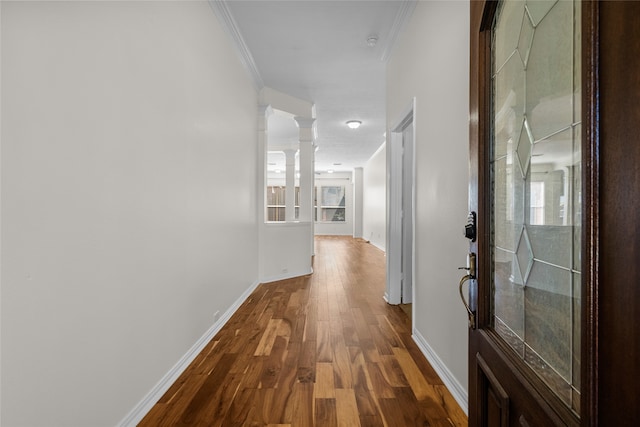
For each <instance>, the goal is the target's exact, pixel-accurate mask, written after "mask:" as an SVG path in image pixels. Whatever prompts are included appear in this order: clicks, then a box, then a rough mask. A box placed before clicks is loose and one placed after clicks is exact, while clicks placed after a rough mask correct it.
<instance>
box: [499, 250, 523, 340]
mask: <svg viewBox="0 0 640 427" xmlns="http://www.w3.org/2000/svg"><path fill="white" fill-rule="evenodd" d="M495 257H496V259H495V270H494V283H495V296H494V298H495V301H496V309H495V313H494V314H495V316H496V317H497V318H499V319H500V320H501V321H502V322H503V323H504V324H505V325H506V326H507V327H508V328H509V329H510V330H511V331H512V333H513V334H515V335H516V336H517V337H519V339H520V341H522V340H523V339H524V287H523V286H522V280H521V279H520V272H519V271H518V266H517V263H516V262H515V258H514V255H513V253H511V252H508V251H502V250H497V251H496V253H495ZM509 335H511V334H509Z"/></svg>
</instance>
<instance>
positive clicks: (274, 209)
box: [267, 185, 300, 221]
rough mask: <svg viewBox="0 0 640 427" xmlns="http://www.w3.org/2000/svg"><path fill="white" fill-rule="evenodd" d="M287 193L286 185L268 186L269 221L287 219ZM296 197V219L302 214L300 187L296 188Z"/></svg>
mask: <svg viewBox="0 0 640 427" xmlns="http://www.w3.org/2000/svg"><path fill="white" fill-rule="evenodd" d="M285 194H286V187H285V186H282V185H270V186H267V221H285V209H286V205H285V198H286V197H285ZM295 197H296V201H295V209H296V212H295V219H298V216H299V215H300V187H296V188H295Z"/></svg>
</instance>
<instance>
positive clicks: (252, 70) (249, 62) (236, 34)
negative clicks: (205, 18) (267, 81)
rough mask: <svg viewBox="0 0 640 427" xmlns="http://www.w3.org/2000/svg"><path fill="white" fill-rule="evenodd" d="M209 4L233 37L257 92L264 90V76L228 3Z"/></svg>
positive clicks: (216, 0) (213, 1)
mask: <svg viewBox="0 0 640 427" xmlns="http://www.w3.org/2000/svg"><path fill="white" fill-rule="evenodd" d="M208 3H209V6H211V9H212V10H213V13H215V14H216V16H217V17H218V20H219V21H220V23H221V24H222V27H223V28H224V30H225V32H226V33H227V34H228V35H229V37H231V40H232V41H233V44H234V45H235V47H236V51H237V53H238V56H240V61H241V62H242V65H244V67H245V68H246V69H247V71H249V74H250V75H251V78H252V79H253V84H254V86H255V87H256V89H257V90H260V89H262V88H263V87H264V82H263V81H262V76H261V75H260V71H259V70H258V66H257V65H256V62H255V61H254V59H253V55H252V54H251V51H250V50H249V47H248V46H247V44H246V43H245V41H244V38H243V37H242V34H241V33H240V29H239V28H238V24H236V20H235V19H234V18H233V14H232V13H231V10H229V7H228V6H227V2H226V1H224V0H208Z"/></svg>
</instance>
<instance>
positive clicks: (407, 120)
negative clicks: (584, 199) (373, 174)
mask: <svg viewBox="0 0 640 427" xmlns="http://www.w3.org/2000/svg"><path fill="white" fill-rule="evenodd" d="M414 106H415V99H414V100H413V101H412V103H411V105H410V107H409V108H408V109H407V111H406V112H405V114H403V115H402V116H401V119H400V120H398V121H397V123H396V124H395V126H393V127H392V128H391V131H390V145H389V147H390V148H389V151H388V170H389V186H388V188H389V195H388V218H389V219H388V222H387V241H388V242H389V243H388V248H389V249H388V253H387V292H386V294H385V299H386V300H387V302H388V303H389V304H401V305H402V306H403V309H404V310H405V311H406V312H407V313H408V314H410V313H411V306H410V304H411V303H412V302H413V277H414V274H413V272H414V252H415V250H414V200H415V164H414V161H415V160H414V159H415V155H414V154H415V126H414V111H415V108H414Z"/></svg>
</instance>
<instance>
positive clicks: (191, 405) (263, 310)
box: [139, 237, 467, 427]
mask: <svg viewBox="0 0 640 427" xmlns="http://www.w3.org/2000/svg"><path fill="white" fill-rule="evenodd" d="M384 282H385V259H384V254H383V253H382V252H381V251H380V250H378V249H377V248H375V247H374V246H372V245H370V244H367V243H365V242H364V241H361V240H355V239H352V238H350V237H318V238H316V256H315V259H314V274H312V275H310V276H305V277H301V278H295V279H289V280H283V281H280V282H275V283H268V284H262V285H260V286H259V287H258V288H257V289H256V290H255V292H254V293H253V294H252V295H251V296H250V297H249V298H248V299H247V301H246V302H245V303H244V304H243V305H242V306H241V307H240V309H238V311H237V312H236V313H235V314H234V315H233V317H232V318H231V319H230V320H229V322H228V323H227V324H226V325H225V326H224V327H223V329H222V330H221V331H220V332H219V333H218V334H217V335H216V336H215V337H214V339H213V340H212V341H211V342H210V343H209V344H208V345H207V347H206V348H205V349H204V350H203V351H202V352H201V353H200V354H199V355H198V356H197V358H196V359H195V360H194V361H193V363H192V364H191V365H190V366H189V367H188V368H187V369H186V371H185V372H184V373H183V374H182V376H181V377H180V378H179V379H178V380H177V381H176V383H175V384H174V385H173V386H172V387H171V388H170V389H169V390H168V391H167V392H166V394H165V395H164V396H163V397H162V398H161V399H160V401H159V402H158V403H157V404H156V405H155V406H154V407H153V408H152V410H151V411H150V412H149V413H148V414H147V416H146V417H145V418H144V419H143V420H142V422H141V423H140V424H139V425H140V426H154V427H156V426H222V427H229V426H270V427H276V426H277V427H285V426H292V427H307V426H318V427H333V426H363V427H365V426H388V427H396V426H398V427H400V426H403V427H404V426H466V425H467V418H466V416H465V414H464V412H463V411H462V410H461V409H460V407H459V406H458V404H457V403H456V401H455V400H454V399H453V397H452V396H451V395H450V393H449V391H448V390H447V389H446V388H445V387H444V385H443V384H442V381H441V380H440V379H439V378H438V376H437V374H436V373H435V372H434V370H433V369H432V368H431V366H430V365H429V363H428V362H427V361H426V360H425V358H424V356H423V355H422V353H421V352H420V351H419V350H418V348H417V347H416V345H415V344H414V342H413V340H412V339H411V329H410V326H411V325H410V320H409V319H408V317H407V315H406V314H405V313H404V312H403V311H402V310H401V309H400V308H399V307H397V306H390V305H388V304H386V303H385V302H384V300H383V298H382V296H383V293H384V286H385V284H384Z"/></svg>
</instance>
